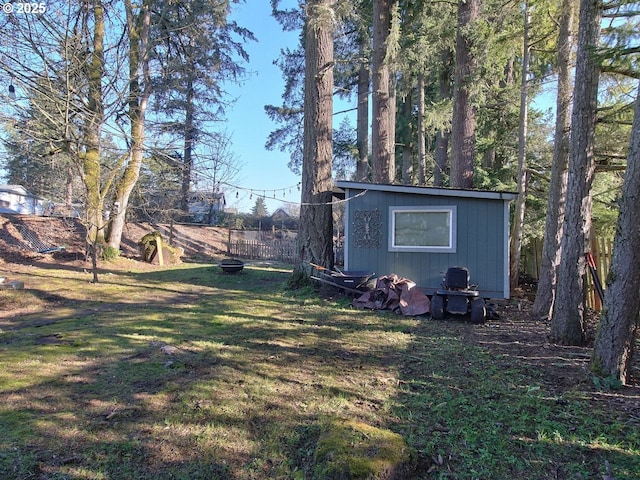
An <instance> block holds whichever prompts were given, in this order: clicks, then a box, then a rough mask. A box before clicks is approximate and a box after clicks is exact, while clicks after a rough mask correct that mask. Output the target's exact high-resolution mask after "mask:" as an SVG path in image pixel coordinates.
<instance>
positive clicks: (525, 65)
mask: <svg viewBox="0 0 640 480" xmlns="http://www.w3.org/2000/svg"><path fill="white" fill-rule="evenodd" d="M522 51H523V55H522V83H521V85H520V122H519V125H518V198H517V199H516V204H515V208H514V210H513V225H512V227H511V238H510V245H509V251H510V253H511V257H510V259H509V283H510V286H511V289H512V290H515V289H516V287H517V286H518V275H519V273H520V272H519V271H520V268H519V267H520V252H521V250H522V232H523V230H524V216H525V212H526V205H527V203H526V202H527V123H528V117H529V85H528V78H527V77H528V75H529V60H530V58H531V49H530V47H529V3H528V2H526V1H525V5H524V34H523V44H522Z"/></svg>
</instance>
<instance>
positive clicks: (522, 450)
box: [396, 316, 640, 480]
mask: <svg viewBox="0 0 640 480" xmlns="http://www.w3.org/2000/svg"><path fill="white" fill-rule="evenodd" d="M546 330H547V329H546V326H545V325H537V326H533V325H532V324H531V321H530V319H529V318H528V317H526V316H522V317H520V318H507V319H504V320H497V321H489V322H488V323H487V324H485V325H482V326H474V325H470V324H467V323H462V322H458V321H455V320H448V321H444V322H432V321H428V322H422V324H421V325H420V327H419V328H418V330H417V331H416V338H417V341H416V342H415V343H414V344H413V345H412V346H411V347H410V348H409V349H408V350H409V351H411V352H412V353H411V355H409V356H408V357H407V361H406V362H405V364H404V367H403V370H402V372H403V375H402V380H401V382H402V388H401V391H400V394H399V396H398V399H397V405H398V408H397V409H396V414H397V415H398V417H399V418H400V420H399V422H398V425H397V429H398V431H399V432H401V433H403V434H404V435H405V437H406V438H407V439H408V441H409V443H410V444H411V445H412V446H414V447H415V448H416V449H417V451H418V452H419V458H420V470H421V471H422V472H430V474H431V477H433V478H505V479H506V478H521V479H540V480H542V479H548V478H602V477H603V475H604V473H605V470H606V462H608V464H609V465H610V467H611V470H612V473H613V475H614V476H615V478H616V479H618V480H620V479H632V478H637V474H638V472H640V455H639V454H638V453H639V451H640V435H639V434H638V426H639V424H640V416H639V415H638V414H640V403H639V402H638V401H639V400H640V396H639V395H638V393H639V392H638V389H637V388H636V387H635V386H633V387H630V388H628V389H626V391H624V392H622V397H619V398H618V401H615V400H613V399H612V398H610V399H609V401H603V397H602V395H603V393H602V392H594V390H593V383H591V381H590V376H589V374H588V370H587V365H588V361H589V351H588V349H584V348H577V347H575V348H573V347H572V348H568V347H560V346H555V345H551V344H549V343H548V342H547V341H546V335H547V332H546ZM621 398H623V399H624V401H620V400H621ZM633 405H635V407H633ZM431 477H429V478H431Z"/></svg>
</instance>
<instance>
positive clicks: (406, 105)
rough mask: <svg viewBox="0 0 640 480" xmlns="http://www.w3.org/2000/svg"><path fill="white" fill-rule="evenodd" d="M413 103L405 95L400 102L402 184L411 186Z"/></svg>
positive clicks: (408, 96) (409, 97)
mask: <svg viewBox="0 0 640 480" xmlns="http://www.w3.org/2000/svg"><path fill="white" fill-rule="evenodd" d="M412 107H413V103H412V102H411V95H410V94H407V95H406V96H405V97H404V101H403V102H402V117H403V121H402V126H403V132H402V133H401V134H402V138H403V141H402V184H403V185H413V177H414V175H413V172H414V169H413V158H412V155H411V137H412V131H411V126H410V124H411V113H412Z"/></svg>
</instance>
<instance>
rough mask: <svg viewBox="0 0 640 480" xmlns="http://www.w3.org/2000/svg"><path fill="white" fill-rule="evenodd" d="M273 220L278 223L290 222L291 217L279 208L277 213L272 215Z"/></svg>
mask: <svg viewBox="0 0 640 480" xmlns="http://www.w3.org/2000/svg"><path fill="white" fill-rule="evenodd" d="M271 218H272V219H273V220H277V221H281V220H289V219H291V215H289V214H288V213H287V212H285V211H284V210H283V209H282V208H278V209H277V210H276V211H275V212H273V214H272V215H271Z"/></svg>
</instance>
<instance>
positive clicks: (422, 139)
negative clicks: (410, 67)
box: [417, 72, 427, 186]
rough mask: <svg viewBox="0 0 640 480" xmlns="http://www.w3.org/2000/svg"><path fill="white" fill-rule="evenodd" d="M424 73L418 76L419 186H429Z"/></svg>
mask: <svg viewBox="0 0 640 480" xmlns="http://www.w3.org/2000/svg"><path fill="white" fill-rule="evenodd" d="M424 89H425V85H424V73H422V72H421V73H419V74H418V99H417V101H418V185H421V186H422V185H426V184H427V151H426V150H427V149H426V140H427V139H426V133H425V128H424V110H425V93H424Z"/></svg>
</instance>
